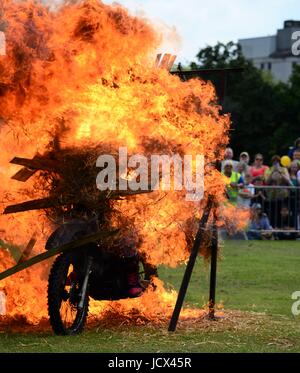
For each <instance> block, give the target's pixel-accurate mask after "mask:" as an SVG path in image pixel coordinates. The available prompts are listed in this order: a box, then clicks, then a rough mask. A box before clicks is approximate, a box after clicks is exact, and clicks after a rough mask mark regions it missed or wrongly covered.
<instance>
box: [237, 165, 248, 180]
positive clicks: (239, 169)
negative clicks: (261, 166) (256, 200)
mask: <svg viewBox="0 0 300 373" xmlns="http://www.w3.org/2000/svg"><path fill="white" fill-rule="evenodd" d="M248 168H249V167H248V165H247V163H245V162H239V163H238V164H237V165H236V166H235V169H234V171H235V172H237V173H239V174H241V176H242V177H243V178H244V177H245V175H246V174H247V173H248Z"/></svg>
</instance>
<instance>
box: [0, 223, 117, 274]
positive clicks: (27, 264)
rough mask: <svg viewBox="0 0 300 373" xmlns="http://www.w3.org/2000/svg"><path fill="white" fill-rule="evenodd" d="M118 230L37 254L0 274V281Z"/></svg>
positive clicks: (101, 233)
mask: <svg viewBox="0 0 300 373" xmlns="http://www.w3.org/2000/svg"><path fill="white" fill-rule="evenodd" d="M118 231H119V230H118V229H115V230H102V231H101V232H98V233H95V234H92V235H89V236H86V237H83V238H81V239H80V240H76V241H72V242H69V243H67V244H65V245H61V246H58V247H55V248H53V249H51V250H48V251H46V252H45V253H42V254H39V255H36V256H34V257H33V258H31V259H29V260H26V261H25V262H23V263H20V264H17V265H15V266H14V267H12V268H9V269H7V270H6V271H4V272H1V273H0V280H3V279H4V278H6V277H9V276H11V275H13V274H15V273H17V272H20V271H22V270H23V269H25V268H28V267H31V266H33V265H34V264H37V263H40V262H42V261H44V260H46V259H49V258H51V257H53V256H55V255H57V254H60V253H62V252H66V251H69V250H72V249H76V248H79V247H81V246H84V245H86V244H88V243H91V242H97V241H98V240H100V239H105V238H107V237H109V236H112V235H115V234H117V233H118Z"/></svg>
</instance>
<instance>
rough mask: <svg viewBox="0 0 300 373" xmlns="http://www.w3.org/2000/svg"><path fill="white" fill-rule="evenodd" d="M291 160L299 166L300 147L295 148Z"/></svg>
mask: <svg viewBox="0 0 300 373" xmlns="http://www.w3.org/2000/svg"><path fill="white" fill-rule="evenodd" d="M293 161H296V162H297V163H298V166H300V148H299V149H295V151H294V154H293Z"/></svg>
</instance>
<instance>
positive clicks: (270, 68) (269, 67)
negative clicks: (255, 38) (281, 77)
mask: <svg viewBox="0 0 300 373" xmlns="http://www.w3.org/2000/svg"><path fill="white" fill-rule="evenodd" d="M268 70H269V71H271V70H272V62H268Z"/></svg>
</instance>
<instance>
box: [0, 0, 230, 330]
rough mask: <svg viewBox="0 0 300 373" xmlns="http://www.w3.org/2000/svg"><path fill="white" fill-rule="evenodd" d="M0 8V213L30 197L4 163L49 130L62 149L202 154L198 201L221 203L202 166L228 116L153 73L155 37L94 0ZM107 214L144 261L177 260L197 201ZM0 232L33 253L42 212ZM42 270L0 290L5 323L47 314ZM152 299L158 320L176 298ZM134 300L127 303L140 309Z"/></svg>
mask: <svg viewBox="0 0 300 373" xmlns="http://www.w3.org/2000/svg"><path fill="white" fill-rule="evenodd" d="M1 4H2V9H0V16H1V17H2V18H1V20H0V27H1V29H4V30H5V35H6V41H7V55H6V56H0V126H1V127H0V130H1V153H0V176H1V185H0V196H1V204H2V207H5V206H6V205H8V204H11V203H17V202H21V201H23V200H25V199H26V198H27V199H31V198H38V197H39V196H37V195H32V186H33V185H34V184H33V183H34V179H35V178H34V177H33V178H31V179H30V180H29V181H27V182H26V184H23V185H21V186H20V183H19V182H17V181H13V180H11V179H10V177H11V176H12V175H13V174H14V173H15V172H16V171H18V168H17V167H16V166H14V165H11V164H9V161H10V160H11V159H12V157H13V156H15V155H20V156H24V157H29V158H32V157H33V156H34V155H35V154H37V153H43V152H44V151H45V150H46V149H47V146H48V145H49V143H50V142H51V141H52V140H53V136H54V135H55V134H58V133H59V134H62V135H63V137H62V146H63V147H66V146H73V147H79V146H84V145H85V144H87V143H88V144H97V142H100V141H101V142H106V143H109V144H113V145H114V146H115V147H116V148H117V147H119V146H127V147H128V150H129V151H130V152H132V153H143V151H144V144H145V142H147V143H148V144H149V143H150V144H153V145H152V146H153V151H154V152H159V149H160V148H161V149H163V150H164V151H168V152H169V153H171V154H172V153H175V152H176V151H177V149H178V148H180V150H181V152H182V153H184V154H190V155H193V156H194V157H195V156H196V154H204V155H205V162H206V165H207V167H206V171H205V193H206V195H208V194H213V195H215V196H216V197H217V198H218V199H219V200H221V199H222V194H223V190H224V183H223V180H222V178H221V177H220V174H219V172H218V171H216V170H215V169H214V168H213V167H210V166H209V164H211V163H212V162H214V161H215V160H216V159H221V158H222V156H223V148H224V145H225V144H226V143H227V141H228V137H227V132H228V129H229V125H230V120H229V117H228V116H226V115H221V114H220V107H219V106H218V105H217V103H216V102H217V99H216V95H215V90H214V87H213V86H212V85H211V84H209V83H205V82H203V81H200V80H190V81H188V82H185V83H183V82H181V81H180V79H179V78H178V77H176V76H172V75H170V73H169V72H168V71H167V70H166V69H160V68H154V67H153V62H154V60H155V55H156V53H157V50H158V48H159V45H160V41H161V38H160V35H159V32H156V31H155V30H154V28H153V27H152V26H151V24H150V23H149V22H148V21H147V20H146V19H140V18H137V17H133V16H131V15H130V14H128V12H127V11H126V10H125V9H124V8H122V7H121V6H119V5H113V6H107V5H104V4H103V3H102V2H101V1H98V0H87V1H78V2H68V3H65V4H63V5H61V6H60V7H59V8H58V9H56V10H55V11H54V10H52V11H51V10H49V9H48V8H47V6H45V5H43V4H42V3H41V2H39V1H22V2H21V1H13V0H4V1H2V3H1ZM118 208H119V209H120V210H121V211H122V213H123V214H124V215H125V216H128V217H130V218H131V219H133V220H134V223H135V226H136V228H137V230H138V232H139V234H140V236H141V237H142V238H143V243H142V247H141V250H142V251H143V252H145V253H146V254H147V256H148V259H149V260H150V261H151V262H152V263H153V264H156V265H158V264H162V263H163V264H167V265H171V266H175V265H177V264H178V263H180V262H182V261H185V260H186V259H187V257H188V249H187V243H186V236H185V232H184V226H185V224H186V222H187V221H188V220H189V219H191V218H194V217H195V216H199V215H200V213H201V207H200V206H199V203H192V202H187V201H186V200H185V194H184V193H183V192H174V191H170V192H162V191H156V192H153V193H151V194H146V195H139V196H137V197H134V198H132V199H131V200H126V201H119V202H118ZM0 230H1V239H2V240H3V241H5V242H9V243H13V244H15V245H18V246H21V247H22V246H24V245H25V244H26V243H27V242H28V240H29V239H30V237H31V235H32V233H33V232H36V234H37V237H38V244H37V245H36V247H35V249H34V250H35V251H34V253H38V252H41V251H43V250H44V242H45V239H46V238H47V235H48V234H49V231H50V227H49V223H48V221H47V220H46V218H45V216H44V214H43V213H41V212H25V213H22V214H15V215H12V216H1V217H0ZM0 255H1V264H0V270H3V269H5V268H7V267H9V266H10V265H12V264H13V262H12V260H11V259H10V256H9V253H8V252H6V251H4V250H2V252H1V253H0ZM48 267H49V263H46V264H41V265H37V266H36V267H34V268H31V269H28V270H26V271H24V272H22V273H20V274H17V275H14V276H13V277H11V278H8V279H6V280H5V281H3V282H2V283H1V284H0V287H1V288H5V291H6V293H7V294H8V302H7V311H8V315H10V316H14V315H24V316H26V318H27V319H28V320H29V321H30V322H34V323H35V322H38V321H39V320H40V319H41V318H42V317H46V280H47V274H48ZM157 294H158V293H157ZM159 294H161V297H162V298H161V299H163V301H162V302H156V303H155V301H153V307H156V308H157V311H158V310H160V312H162V309H169V308H170V306H172V305H173V304H174V300H175V298H174V296H173V295H172V294H169V295H167V293H165V294H164V292H163V291H161V292H160V293H159ZM147 296H149V295H145V297H147ZM164 297H165V298H164ZM142 298H143V297H142ZM142 298H141V299H140V300H135V305H136V307H140V309H141V310H143V312H146V311H145V307H144V304H145V301H143V300H142ZM143 302H144V303H143ZM155 304H156V306H155ZM162 306H164V307H162ZM95 307H96V306H95ZM128 307H131V305H130V302H129V305H128ZM149 312H150V311H149ZM151 312H153V308H152V310H151ZM151 312H150V313H151Z"/></svg>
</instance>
